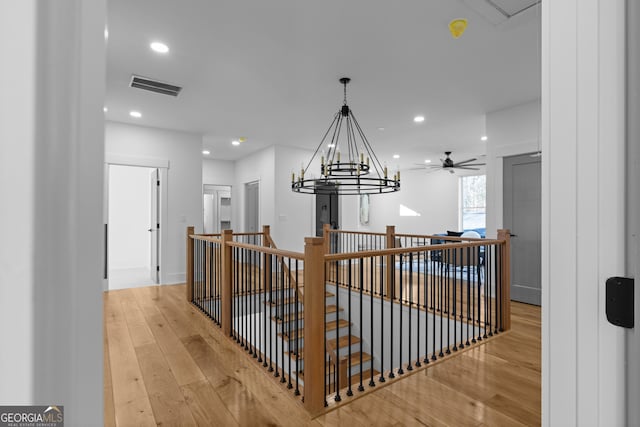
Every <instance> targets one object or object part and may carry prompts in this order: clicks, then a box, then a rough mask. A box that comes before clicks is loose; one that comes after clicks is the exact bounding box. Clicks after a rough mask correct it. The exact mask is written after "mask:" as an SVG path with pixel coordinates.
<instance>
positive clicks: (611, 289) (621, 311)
mask: <svg viewBox="0 0 640 427" xmlns="http://www.w3.org/2000/svg"><path fill="white" fill-rule="evenodd" d="M606 287H607V288H606V296H607V306H606V313H607V320H608V321H609V323H611V324H612V325H616V326H620V327H623V328H633V324H634V321H633V317H634V313H633V304H634V299H633V287H634V279H632V278H628V277H610V278H608V279H607V282H606Z"/></svg>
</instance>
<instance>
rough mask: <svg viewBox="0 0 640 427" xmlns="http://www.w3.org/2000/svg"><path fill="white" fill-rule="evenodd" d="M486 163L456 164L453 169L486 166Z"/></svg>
mask: <svg viewBox="0 0 640 427" xmlns="http://www.w3.org/2000/svg"><path fill="white" fill-rule="evenodd" d="M485 165H486V163H467V164H464V165H461V164H460V163H456V164H455V165H454V166H453V167H455V168H457V167H458V166H485Z"/></svg>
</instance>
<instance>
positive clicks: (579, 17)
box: [541, 0, 626, 426]
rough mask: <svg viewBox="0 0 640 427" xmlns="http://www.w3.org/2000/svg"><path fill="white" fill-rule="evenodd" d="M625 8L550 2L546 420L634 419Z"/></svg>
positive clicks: (545, 30)
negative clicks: (615, 309)
mask: <svg viewBox="0 0 640 427" xmlns="http://www.w3.org/2000/svg"><path fill="white" fill-rule="evenodd" d="M624 6H625V0H607V1H603V0H580V1H579V2H578V1H573V2H554V1H543V2H542V32H541V34H542V133H541V134H542V153H543V157H542V307H543V310H542V423H543V425H611V426H621V425H624V424H625V412H626V408H625V406H626V405H625V367H624V365H625V357H624V356H625V355H624V331H623V330H622V328H619V327H615V326H613V325H611V324H609V323H608V322H607V320H606V315H605V303H606V296H605V286H604V284H605V281H606V279H607V278H608V277H612V276H620V275H623V274H624V258H625V253H624V246H625V244H624V222H625V221H624V175H625V173H624V164H625V160H624V145H625V144H624V137H625V135H624V130H625V120H624V116H625V102H624V101H625V92H626V91H625V80H624V74H625V55H624V54H625V7H624ZM612 165H616V166H618V167H612Z"/></svg>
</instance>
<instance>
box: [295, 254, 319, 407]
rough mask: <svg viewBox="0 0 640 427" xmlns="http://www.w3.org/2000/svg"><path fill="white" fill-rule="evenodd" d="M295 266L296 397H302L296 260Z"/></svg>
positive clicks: (298, 280) (298, 281) (298, 279)
mask: <svg viewBox="0 0 640 427" xmlns="http://www.w3.org/2000/svg"><path fill="white" fill-rule="evenodd" d="M295 265H296V283H295V285H296V286H295V289H294V299H295V304H296V309H295V311H296V345H295V349H296V353H295V354H296V391H295V393H294V394H295V395H296V396H300V385H299V379H300V367H299V366H298V361H299V359H300V316H298V310H299V308H298V283H300V277H299V275H298V260H297V259H296V260H295ZM324 354H327V352H326V351H325V352H324ZM326 376H327V374H326V373H325V377H326Z"/></svg>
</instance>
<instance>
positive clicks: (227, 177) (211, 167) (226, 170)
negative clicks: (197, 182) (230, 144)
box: [202, 159, 236, 203]
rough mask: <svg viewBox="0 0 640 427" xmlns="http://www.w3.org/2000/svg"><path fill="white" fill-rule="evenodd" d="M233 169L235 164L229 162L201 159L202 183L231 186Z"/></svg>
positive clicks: (233, 175) (233, 178)
mask: <svg viewBox="0 0 640 427" xmlns="http://www.w3.org/2000/svg"><path fill="white" fill-rule="evenodd" d="M235 169H236V167H235V162H233V161H230V160H215V159H203V160H202V183H203V184H214V185H233V184H234V181H235V175H236V171H235ZM232 203H233V202H232Z"/></svg>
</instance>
